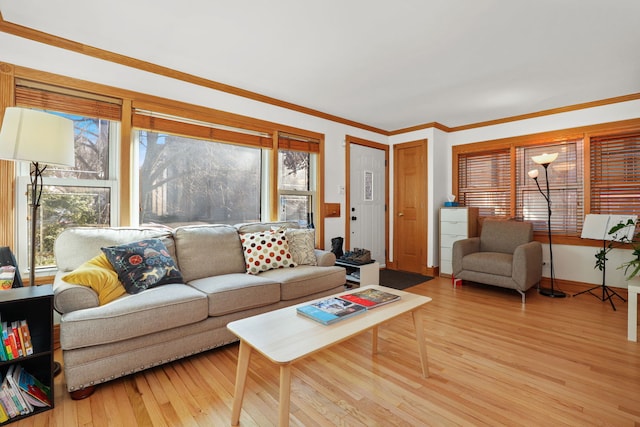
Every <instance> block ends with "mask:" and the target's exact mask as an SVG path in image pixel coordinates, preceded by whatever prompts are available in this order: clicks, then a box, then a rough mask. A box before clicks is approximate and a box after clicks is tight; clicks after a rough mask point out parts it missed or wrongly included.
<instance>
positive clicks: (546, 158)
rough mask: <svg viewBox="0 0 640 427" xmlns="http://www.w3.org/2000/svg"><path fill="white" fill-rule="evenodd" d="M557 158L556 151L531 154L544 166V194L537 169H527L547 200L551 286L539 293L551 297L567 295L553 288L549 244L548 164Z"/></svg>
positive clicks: (550, 247)
mask: <svg viewBox="0 0 640 427" xmlns="http://www.w3.org/2000/svg"><path fill="white" fill-rule="evenodd" d="M557 158H558V153H552V154H547V153H545V154H542V155H540V156H533V157H531V160H533V161H534V162H535V163H537V164H539V165H541V166H542V167H543V168H544V177H545V180H546V181H547V193H546V194H545V193H544V192H543V191H542V189H541V188H540V183H539V182H538V169H533V170H530V171H529V177H531V178H533V180H534V181H535V182H536V185H537V186H538V191H540V194H542V197H544V198H545V200H546V201H547V230H548V234H549V264H550V267H551V269H550V272H551V274H550V276H551V288H540V294H542V295H544V296H546V297H551V298H564V297H566V296H567V294H565V293H564V292H562V291H560V290H557V289H555V288H554V281H555V280H554V279H555V273H554V271H553V245H552V244H551V193H550V191H549V172H548V168H549V165H550V164H551V163H552V162H553V161H554V160H555V159H557Z"/></svg>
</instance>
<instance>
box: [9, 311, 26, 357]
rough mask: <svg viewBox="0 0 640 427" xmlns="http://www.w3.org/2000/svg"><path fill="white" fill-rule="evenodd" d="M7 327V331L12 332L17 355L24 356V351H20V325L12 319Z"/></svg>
mask: <svg viewBox="0 0 640 427" xmlns="http://www.w3.org/2000/svg"><path fill="white" fill-rule="evenodd" d="M8 328H9V333H10V334H13V341H14V342H15V343H16V351H17V353H18V357H22V356H24V355H25V354H24V351H22V337H21V335H22V334H21V331H20V326H19V325H18V322H16V321H15V320H14V321H13V322H11V323H10V324H8Z"/></svg>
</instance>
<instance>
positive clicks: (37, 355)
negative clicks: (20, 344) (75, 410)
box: [0, 285, 54, 425]
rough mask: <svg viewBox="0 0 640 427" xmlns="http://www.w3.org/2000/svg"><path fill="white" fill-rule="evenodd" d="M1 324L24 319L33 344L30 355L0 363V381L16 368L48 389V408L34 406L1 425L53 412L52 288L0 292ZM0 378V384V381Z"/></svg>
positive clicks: (36, 287)
mask: <svg viewBox="0 0 640 427" xmlns="http://www.w3.org/2000/svg"><path fill="white" fill-rule="evenodd" d="M0 316H1V317H2V321H7V322H11V321H13V320H23V319H26V320H27V323H28V325H29V331H30V333H31V341H32V343H33V354H32V355H30V356H23V357H19V358H17V359H13V360H9V361H2V362H0V375H2V378H1V379H4V377H5V375H6V373H7V370H8V369H9V367H10V366H11V365H20V366H22V368H23V369H25V370H26V371H27V372H29V373H30V374H32V375H33V376H34V377H36V378H37V379H38V380H40V381H41V382H42V383H43V384H45V385H47V386H49V387H50V388H51V395H50V399H51V407H36V408H34V411H33V412H31V413H30V414H25V415H19V416H16V417H14V418H10V419H9V420H8V421H5V422H4V423H2V424H1V425H6V424H9V423H12V422H14V421H18V420H21V419H23V418H26V417H30V416H32V415H35V414H39V413H41V412H44V411H48V410H50V409H53V407H54V399H53V398H54V393H53V363H54V360H53V289H52V287H51V285H42V286H28V287H23V288H13V289H8V290H4V291H0ZM1 379H0V382H1Z"/></svg>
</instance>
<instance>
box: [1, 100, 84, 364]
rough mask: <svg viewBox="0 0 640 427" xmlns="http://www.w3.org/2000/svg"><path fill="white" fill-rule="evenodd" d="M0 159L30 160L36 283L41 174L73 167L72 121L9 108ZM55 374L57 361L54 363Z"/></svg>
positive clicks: (32, 269)
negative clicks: (48, 169) (56, 168)
mask: <svg viewBox="0 0 640 427" xmlns="http://www.w3.org/2000/svg"><path fill="white" fill-rule="evenodd" d="M0 159H6V160H15V161H28V162H31V172H30V175H31V185H30V188H29V193H30V195H31V200H30V202H31V236H30V238H31V247H30V248H29V254H30V259H29V286H34V285H35V272H36V224H37V222H38V208H39V207H40V198H41V197H42V188H43V181H42V173H43V172H44V171H45V169H46V168H47V166H48V165H55V166H74V165H75V150H74V138H73V121H72V120H69V119H66V118H64V117H60V116H56V115H54V114H50V113H45V112H42V111H36V110H30V109H28V108H19V107H8V108H6V109H5V112H4V119H3V121H2V127H0ZM53 370H54V374H57V373H58V372H60V364H59V363H58V362H55V363H54V368H53Z"/></svg>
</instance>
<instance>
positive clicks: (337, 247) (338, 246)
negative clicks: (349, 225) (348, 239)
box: [331, 237, 344, 259]
mask: <svg viewBox="0 0 640 427" xmlns="http://www.w3.org/2000/svg"><path fill="white" fill-rule="evenodd" d="M343 243H344V239H343V238H342V237H334V238H333V239H331V252H333V254H334V255H335V256H336V259H340V258H341V257H342V255H344V252H343V251H342V244H343Z"/></svg>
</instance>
